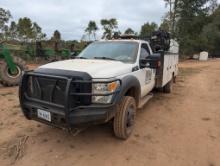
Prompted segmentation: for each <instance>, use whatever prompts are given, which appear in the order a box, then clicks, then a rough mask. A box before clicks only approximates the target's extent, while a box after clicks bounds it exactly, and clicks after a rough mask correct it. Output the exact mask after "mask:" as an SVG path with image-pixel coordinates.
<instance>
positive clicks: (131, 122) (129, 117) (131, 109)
mask: <svg viewBox="0 0 220 166" xmlns="http://www.w3.org/2000/svg"><path fill="white" fill-rule="evenodd" d="M134 119H135V111H134V106H133V105H130V106H129V107H128V110H127V121H126V127H127V132H128V133H130V132H131V130H132V128H133V126H134Z"/></svg>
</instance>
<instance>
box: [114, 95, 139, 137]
mask: <svg viewBox="0 0 220 166" xmlns="http://www.w3.org/2000/svg"><path fill="white" fill-rule="evenodd" d="M135 117H136V102H135V99H134V98H133V97H130V96H125V97H123V99H122V102H121V103H120V104H119V105H118V106H117V111H116V115H115V118H114V124H113V126H114V133H115V136H116V137H118V138H120V139H124V140H126V139H127V138H128V137H129V136H130V135H131V133H132V131H133V128H134V123H135Z"/></svg>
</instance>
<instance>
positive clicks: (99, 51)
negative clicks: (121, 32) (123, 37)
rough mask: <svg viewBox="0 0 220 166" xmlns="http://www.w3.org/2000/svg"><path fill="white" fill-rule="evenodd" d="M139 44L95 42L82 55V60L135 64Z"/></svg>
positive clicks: (80, 56)
mask: <svg viewBox="0 0 220 166" xmlns="http://www.w3.org/2000/svg"><path fill="white" fill-rule="evenodd" d="M137 52H138V43H136V42H126V41H116V42H95V43H92V44H90V45H89V46H88V47H87V48H86V49H85V50H84V51H83V52H82V53H81V54H80V55H79V58H81V59H105V60H116V61H121V62H124V63H134V62H135V60H136V57H137Z"/></svg>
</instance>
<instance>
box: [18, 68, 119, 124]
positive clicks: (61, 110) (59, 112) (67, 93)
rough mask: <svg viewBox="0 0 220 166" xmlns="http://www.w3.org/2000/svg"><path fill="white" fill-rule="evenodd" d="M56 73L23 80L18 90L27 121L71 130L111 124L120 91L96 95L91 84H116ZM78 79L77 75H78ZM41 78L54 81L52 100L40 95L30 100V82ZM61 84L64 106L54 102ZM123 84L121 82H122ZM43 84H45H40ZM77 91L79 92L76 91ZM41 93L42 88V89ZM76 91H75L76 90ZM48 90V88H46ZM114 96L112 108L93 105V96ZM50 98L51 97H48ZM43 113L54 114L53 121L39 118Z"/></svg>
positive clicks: (29, 73) (24, 76) (104, 105)
mask: <svg viewBox="0 0 220 166" xmlns="http://www.w3.org/2000/svg"><path fill="white" fill-rule="evenodd" d="M46 72H47V73H50V74H46ZM52 72H53V73H59V72H54V71H51V72H50V70H46V71H45V72H40V73H39V72H26V73H24V74H23V78H22V81H21V84H20V88H19V99H20V105H21V108H22V111H23V113H24V115H25V117H26V118H27V119H33V120H36V121H40V122H42V123H46V124H49V125H53V126H56V127H62V128H63V127H65V128H69V127H70V128H71V127H75V126H77V125H84V124H91V123H92V124H99V123H105V122H107V121H108V120H110V119H111V118H112V117H113V116H114V114H115V110H116V109H115V107H116V103H117V99H116V96H117V94H118V93H119V92H120V89H118V90H117V91H115V92H114V93H107V94H93V93H92V84H93V83H110V82H113V81H116V80H108V81H101V82H100V81H98V82H95V81H91V77H90V76H88V75H86V77H85V75H81V74H80V75H81V76H76V75H75V74H76V73H71V74H70V75H69V74H68V72H65V71H64V73H65V74H64V75H62V76H61V75H59V76H57V75H55V74H52ZM77 75H78V74H77ZM30 77H32V78H38V79H39V78H40V79H49V80H50V79H51V80H54V82H55V83H54V85H51V86H53V90H51V91H50V90H49V91H48V93H50V94H51V95H49V96H50V97H42V94H41V95H38V96H37V97H36V96H35V97H33V96H30V94H29V93H28V89H29V88H30V83H29V81H28V79H29V78H30ZM59 80H62V81H63V82H65V90H64V92H63V96H60V99H61V100H62V102H55V100H54V99H53V95H54V93H55V92H54V91H55V87H56V84H57V82H58V81H59ZM119 81H120V80H119ZM41 84H42V82H41ZM76 87H78V89H77V88H76ZM39 88H40V89H39V90H40V91H42V89H41V87H39ZM74 88H75V89H74ZM47 89H48V88H47ZM107 95H113V99H112V102H111V104H93V103H92V96H107ZM47 96H48V94H47ZM38 109H42V110H45V111H48V112H50V113H51V116H52V120H51V122H47V121H45V120H42V119H40V118H38V117H37V110H38Z"/></svg>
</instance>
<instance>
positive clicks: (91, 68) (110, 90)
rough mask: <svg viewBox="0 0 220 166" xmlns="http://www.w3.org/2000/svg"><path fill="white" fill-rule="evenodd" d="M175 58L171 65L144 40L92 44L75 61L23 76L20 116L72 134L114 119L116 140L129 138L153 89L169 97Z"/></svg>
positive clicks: (174, 69)
mask: <svg viewBox="0 0 220 166" xmlns="http://www.w3.org/2000/svg"><path fill="white" fill-rule="evenodd" d="M175 55H177V54H175ZM175 55H173V54H172V55H171V56H173V57H175V58H174V59H175V60H172V59H173V58H171V57H170V56H169V55H167V57H168V58H167V57H166V55H165V52H164V51H163V52H159V53H158V52H157V53H155V52H153V51H152V47H151V45H150V43H149V42H148V41H144V40H136V39H117V40H108V41H97V42H94V43H92V44H90V45H89V46H88V47H87V48H86V49H85V50H84V51H82V53H81V54H80V55H79V56H78V57H76V58H75V59H71V60H65V61H59V62H53V63H49V64H46V65H43V66H40V67H39V68H37V69H35V70H34V71H29V72H25V73H24V74H23V78H22V81H21V84H20V90H19V96H20V104H21V107H22V111H23V113H24V115H25V117H26V118H27V119H29V120H36V121H39V122H41V123H45V124H48V125H52V126H56V127H61V128H70V129H71V128H75V127H78V126H81V125H91V124H102V123H107V122H109V121H111V120H113V128H114V133H115V135H116V136H117V137H118V138H121V139H127V138H128V137H129V136H130V135H131V133H132V130H133V128H134V124H135V115H136V112H137V109H138V108H141V107H142V106H143V105H144V104H145V103H146V102H147V101H148V100H149V99H150V98H151V97H152V90H153V89H154V88H164V89H165V91H166V92H171V85H172V82H173V79H174V78H175V76H176V75H177V68H178V67H177V63H178V56H175ZM167 59H169V60H167ZM171 61H172V62H171ZM164 63H166V64H164ZM164 68H166V70H164ZM168 70H169V73H170V74H169V78H167V77H168V76H166V78H167V79H166V81H164V80H165V79H164V78H163V77H164V75H165V74H167V72H168ZM171 70H172V71H171Z"/></svg>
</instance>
